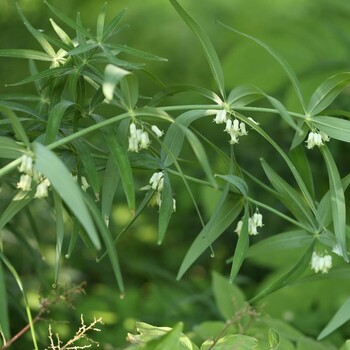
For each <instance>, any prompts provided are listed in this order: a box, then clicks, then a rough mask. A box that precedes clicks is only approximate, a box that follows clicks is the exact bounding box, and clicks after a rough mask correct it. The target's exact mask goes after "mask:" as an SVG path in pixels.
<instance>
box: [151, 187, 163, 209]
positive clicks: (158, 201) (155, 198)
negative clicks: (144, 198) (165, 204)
mask: <svg viewBox="0 0 350 350" xmlns="http://www.w3.org/2000/svg"><path fill="white" fill-rule="evenodd" d="M161 202H162V201H161V196H160V192H158V191H156V192H154V194H153V196H152V198H151V199H150V201H149V205H150V206H151V207H154V206H155V205H158V206H159V207H160V204H161Z"/></svg>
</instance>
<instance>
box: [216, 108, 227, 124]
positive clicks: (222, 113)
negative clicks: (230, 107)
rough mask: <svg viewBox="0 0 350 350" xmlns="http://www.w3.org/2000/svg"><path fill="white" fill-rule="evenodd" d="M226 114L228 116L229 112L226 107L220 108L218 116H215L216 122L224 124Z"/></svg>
mask: <svg viewBox="0 0 350 350" xmlns="http://www.w3.org/2000/svg"><path fill="white" fill-rule="evenodd" d="M226 116H227V112H226V109H220V110H219V111H218V112H217V113H216V116H215V118H214V122H215V123H216V124H222V123H225V122H226Z"/></svg>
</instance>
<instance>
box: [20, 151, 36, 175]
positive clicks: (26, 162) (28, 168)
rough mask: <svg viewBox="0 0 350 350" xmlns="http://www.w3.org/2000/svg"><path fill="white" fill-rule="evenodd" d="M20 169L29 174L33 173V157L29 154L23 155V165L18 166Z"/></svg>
mask: <svg viewBox="0 0 350 350" xmlns="http://www.w3.org/2000/svg"><path fill="white" fill-rule="evenodd" d="M18 171H19V172H21V173H24V174H27V175H32V174H33V158H32V157H30V156H28V155H27V154H23V156H22V157H21V165H20V166H19V168H18Z"/></svg>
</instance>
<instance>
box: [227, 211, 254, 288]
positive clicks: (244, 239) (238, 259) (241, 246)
mask: <svg viewBox="0 0 350 350" xmlns="http://www.w3.org/2000/svg"><path fill="white" fill-rule="evenodd" d="M248 220H249V210H248V207H246V209H245V213H244V217H243V225H242V229H241V232H240V235H239V237H238V242H237V245H236V248H235V253H234V255H233V260H232V266H231V272H230V283H233V282H234V280H235V278H236V276H237V275H238V272H239V270H240V268H241V266H242V264H243V261H244V259H245V257H246V255H247V251H248V247H249V234H248Z"/></svg>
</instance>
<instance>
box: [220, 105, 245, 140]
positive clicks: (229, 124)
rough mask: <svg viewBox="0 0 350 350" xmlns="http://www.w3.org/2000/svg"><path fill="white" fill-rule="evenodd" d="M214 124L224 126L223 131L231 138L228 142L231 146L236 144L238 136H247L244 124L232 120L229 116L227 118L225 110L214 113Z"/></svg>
mask: <svg viewBox="0 0 350 350" xmlns="http://www.w3.org/2000/svg"><path fill="white" fill-rule="evenodd" d="M214 122H215V123H216V124H223V123H225V124H226V127H225V129H224V131H225V132H227V133H228V134H229V135H230V136H231V139H230V141H229V142H230V144H231V145H233V144H235V143H238V141H239V137H240V136H244V135H248V132H247V130H246V126H245V123H243V122H241V121H239V120H238V119H237V118H235V119H233V120H232V119H231V117H230V116H227V111H226V109H220V110H219V111H218V112H217V113H216V116H215V118H214Z"/></svg>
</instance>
